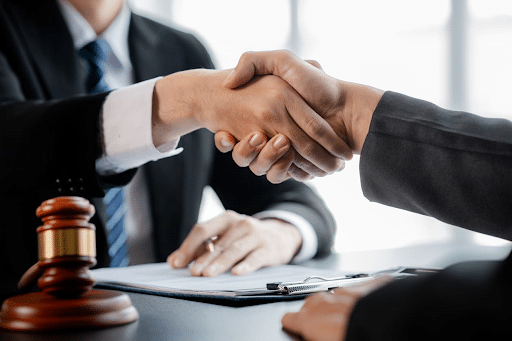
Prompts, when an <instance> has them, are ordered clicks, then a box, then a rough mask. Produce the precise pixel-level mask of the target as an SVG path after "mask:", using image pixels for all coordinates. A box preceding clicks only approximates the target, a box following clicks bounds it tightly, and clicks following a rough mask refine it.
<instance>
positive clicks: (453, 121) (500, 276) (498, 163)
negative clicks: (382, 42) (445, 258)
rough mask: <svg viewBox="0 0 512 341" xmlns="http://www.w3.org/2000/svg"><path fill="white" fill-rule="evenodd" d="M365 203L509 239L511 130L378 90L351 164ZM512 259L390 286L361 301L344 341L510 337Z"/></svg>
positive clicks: (511, 220) (508, 125) (471, 264)
mask: <svg viewBox="0 0 512 341" xmlns="http://www.w3.org/2000/svg"><path fill="white" fill-rule="evenodd" d="M360 172H361V183H362V187H363V191H364V194H365V196H366V197H367V198H368V199H370V200H371V201H375V202H379V203H383V204H386V205H390V206H394V207H398V208H402V209H406V210H409V211H412V212H417V213H421V214H424V215H429V216H432V217H435V218H437V219H439V220H442V221H445V222H447V223H449V224H453V225H457V226H461V227H463V228H467V229H471V230H474V231H478V232H482V233H486V234H489V235H493V236H497V237H501V238H505V239H508V240H512V123H511V122H510V121H507V120H502V119H488V118H482V117H478V116H475V115H471V114H468V113H463V112H453V111H448V110H444V109H441V108H439V107H437V106H435V105H433V104H431V103H428V102H425V101H421V100H417V99H413V98H410V97H407V96H403V95H400V94H396V93H391V92H386V93H385V94H384V96H383V98H382V100H381V101H380V103H379V104H378V106H377V108H376V110H375V112H374V116H373V118H372V122H371V125H370V132H369V134H368V137H367V139H366V141H365V144H364V147H363V151H362V153H361V159H360ZM510 321H512V256H509V257H508V259H507V260H505V261H503V262H495V261H488V262H482V261H481V262H468V263H463V264H457V265H454V266H452V267H449V268H447V269H446V270H444V271H442V272H441V273H439V274H436V275H433V276H431V277H428V278H426V279H424V280H399V281H397V282H395V283H392V284H390V285H387V286H385V287H383V288H381V289H380V290H377V291H375V292H374V293H372V294H370V295H368V296H366V297H365V298H363V299H362V300H361V301H360V302H359V303H358V304H357V305H356V308H355V310H354V312H353V314H352V317H351V320H350V324H349V329H348V336H347V339H348V340H439V339H443V340H444V339H451V340H476V339H478V340H487V339H489V340H496V339H507V340H510V339H511V337H512V328H511V327H510Z"/></svg>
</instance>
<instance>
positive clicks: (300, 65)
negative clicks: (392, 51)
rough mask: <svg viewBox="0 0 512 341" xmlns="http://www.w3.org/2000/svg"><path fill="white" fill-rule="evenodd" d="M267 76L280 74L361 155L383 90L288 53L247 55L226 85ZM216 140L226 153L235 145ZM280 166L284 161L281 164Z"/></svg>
mask: <svg viewBox="0 0 512 341" xmlns="http://www.w3.org/2000/svg"><path fill="white" fill-rule="evenodd" d="M265 74H273V75H277V76H279V77H280V78H282V79H283V80H285V81H286V82H287V83H288V84H290V85H291V86H292V87H293V88H294V89H295V90H296V91H297V92H298V93H299V94H300V95H301V96H302V98H304V100H305V101H306V102H307V103H308V104H309V106H310V107H311V108H312V109H314V110H315V112H317V113H318V114H319V115H320V116H322V118H324V119H325V120H326V122H327V123H328V124H329V125H330V126H331V127H332V128H333V129H334V131H335V132H336V133H337V134H338V136H341V137H343V138H344V139H345V141H346V143H347V144H348V146H349V147H350V148H351V149H352V151H353V152H354V153H360V152H361V149H362V146H363V143H364V140H365V138H366V135H367V134H368V129H369V125H370V121H371V117H372V114H373V111H374V110H375V107H376V106H377V103H378V102H379V100H380V98H381V97H382V94H383V92H382V91H381V90H377V89H374V88H371V87H368V86H364V85H359V84H353V83H347V82H343V81H340V80H337V79H335V78H332V77H330V76H328V75H327V74H325V73H324V72H323V71H322V70H321V69H319V68H317V67H315V66H313V65H311V63H307V62H305V61H303V60H301V59H300V58H298V57H297V56H295V55H293V54H292V53H290V52H288V51H271V52H250V53H245V54H244V55H242V57H241V58H240V61H239V63H238V65H237V67H236V68H235V70H234V71H233V72H232V73H231V74H230V75H229V77H228V78H227V79H226V81H225V83H224V84H225V86H226V87H228V88H236V87H239V86H241V85H243V84H245V83H246V82H248V81H250V80H251V79H252V78H253V77H255V76H258V75H265ZM219 134H220V133H219ZM285 135H286V134H285ZM216 141H217V146H219V145H223V146H224V147H223V148H219V150H221V151H223V152H227V151H229V144H230V143H232V142H233V141H232V140H231V141H229V140H228V139H226V134H225V133H222V134H220V135H219V136H218V137H216ZM242 142H243V143H246V141H242ZM246 150H247V148H246V147H245V146H244V147H240V148H239V149H238V150H235V151H234V158H235V159H244V158H247V154H240V155H236V156H235V154H238V153H239V151H240V152H243V151H246ZM276 157H277V154H273V155H268V154H267V160H266V162H265V163H266V164H268V160H269V159H275V158H276ZM280 163H284V161H277V164H280ZM249 164H250V162H249ZM281 168H282V166H281Z"/></svg>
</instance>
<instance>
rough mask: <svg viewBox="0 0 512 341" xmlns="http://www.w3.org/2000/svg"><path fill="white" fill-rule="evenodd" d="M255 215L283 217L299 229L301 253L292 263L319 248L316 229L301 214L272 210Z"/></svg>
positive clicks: (301, 260)
mask: <svg viewBox="0 0 512 341" xmlns="http://www.w3.org/2000/svg"><path fill="white" fill-rule="evenodd" d="M253 217H254V218H258V219H265V218H266V219H268V218H276V219H281V220H284V221H286V222H288V223H290V224H292V225H293V226H295V227H296V228H297V229H298V230H299V232H300V234H301V236H302V247H301V248H300V251H299V253H298V254H297V255H296V256H295V257H294V258H293V259H292V263H300V262H304V261H307V260H309V259H311V258H313V257H314V256H315V255H316V252H317V250H318V238H317V236H316V233H315V230H314V229H313V226H311V224H310V223H309V221H307V220H306V219H304V218H303V217H301V216H300V215H298V214H295V213H292V212H288V211H282V210H270V211H263V212H259V213H256V214H255V215H253Z"/></svg>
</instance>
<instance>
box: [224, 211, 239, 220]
mask: <svg viewBox="0 0 512 341" xmlns="http://www.w3.org/2000/svg"><path fill="white" fill-rule="evenodd" d="M224 215H225V216H226V218H228V219H238V216H239V214H238V213H236V212H235V211H233V210H226V212H224Z"/></svg>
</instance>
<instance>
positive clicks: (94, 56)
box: [79, 38, 110, 69]
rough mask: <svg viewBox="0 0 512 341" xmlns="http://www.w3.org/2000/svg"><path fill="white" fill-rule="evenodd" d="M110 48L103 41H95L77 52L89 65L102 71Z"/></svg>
mask: <svg viewBox="0 0 512 341" xmlns="http://www.w3.org/2000/svg"><path fill="white" fill-rule="evenodd" d="M109 50H110V47H109V46H108V43H107V42H106V41H105V40H104V39H101V38H99V39H96V40H93V41H91V42H90V43H88V44H87V45H85V46H84V47H82V48H81V49H80V50H79V53H80V56H81V57H82V58H84V59H85V60H86V61H88V62H89V63H91V64H94V65H96V66H97V67H99V68H101V69H104V67H105V63H106V59H107V56H108V53H109Z"/></svg>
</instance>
